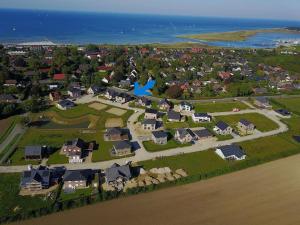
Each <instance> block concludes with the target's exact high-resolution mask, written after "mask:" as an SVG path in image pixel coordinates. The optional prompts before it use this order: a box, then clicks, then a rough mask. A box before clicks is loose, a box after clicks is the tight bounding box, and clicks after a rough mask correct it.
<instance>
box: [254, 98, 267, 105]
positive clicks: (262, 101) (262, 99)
mask: <svg viewBox="0 0 300 225" xmlns="http://www.w3.org/2000/svg"><path fill="white" fill-rule="evenodd" d="M256 100H257V101H259V102H261V103H263V104H269V100H268V99H267V98H266V97H257V98H256Z"/></svg>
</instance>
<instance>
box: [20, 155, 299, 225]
mask: <svg viewBox="0 0 300 225" xmlns="http://www.w3.org/2000/svg"><path fill="white" fill-rule="evenodd" d="M299 162H300V155H296V156H293V157H289V158H286V159H281V160H278V161H274V162H271V163H267V164H264V165H261V166H257V167H253V168H250V169H247V170H243V171H240V172H236V173H232V174H228V175H224V176H220V177H216V178H213V179H210V180H207V181H201V182H197V183H193V184H189V185H184V186H179V187H174V188H168V189H163V190H159V191H155V192H151V193H147V194H140V195H136V196H132V197H128V198H122V199H117V200H113V201H108V202H104V203H99V204H95V205H91V206H87V207H83V208H78V209H74V210H69V211H65V212H62V213H58V214H52V215H50V216H46V217H42V218H38V219H34V220H29V221H25V222H22V223H18V224H21V225H32V224H39V225H56V224H61V225H69V224H72V225H98V224H105V225H116V224H122V225H127V224H128V225H129V224H130V225H141V224H143V225H148V224H149V225H154V224H155V225H241V224H243V225H297V224H300V213H299V210H300V163H299ZM199 166H201V165H199Z"/></svg>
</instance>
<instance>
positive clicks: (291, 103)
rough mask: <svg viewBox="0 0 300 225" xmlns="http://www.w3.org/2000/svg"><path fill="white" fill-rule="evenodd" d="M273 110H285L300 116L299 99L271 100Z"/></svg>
mask: <svg viewBox="0 0 300 225" xmlns="http://www.w3.org/2000/svg"><path fill="white" fill-rule="evenodd" d="M272 101H273V105H274V106H275V108H286V109H288V110H289V111H291V112H294V113H296V114H298V115H300V97H291V98H276V99H272Z"/></svg>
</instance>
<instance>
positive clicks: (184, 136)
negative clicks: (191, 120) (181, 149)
mask: <svg viewBox="0 0 300 225" xmlns="http://www.w3.org/2000/svg"><path fill="white" fill-rule="evenodd" d="M195 137H196V135H195V134H194V133H193V131H192V130H190V129H185V128H179V129H177V130H176V132H175V139H176V140H177V141H179V142H180V143H181V144H184V143H190V142H192V141H193V140H195Z"/></svg>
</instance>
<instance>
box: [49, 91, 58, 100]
mask: <svg viewBox="0 0 300 225" xmlns="http://www.w3.org/2000/svg"><path fill="white" fill-rule="evenodd" d="M49 99H50V100H51V101H52V102H58V101H59V100H60V99H61V94H60V92H58V91H52V92H50V93H49Z"/></svg>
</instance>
